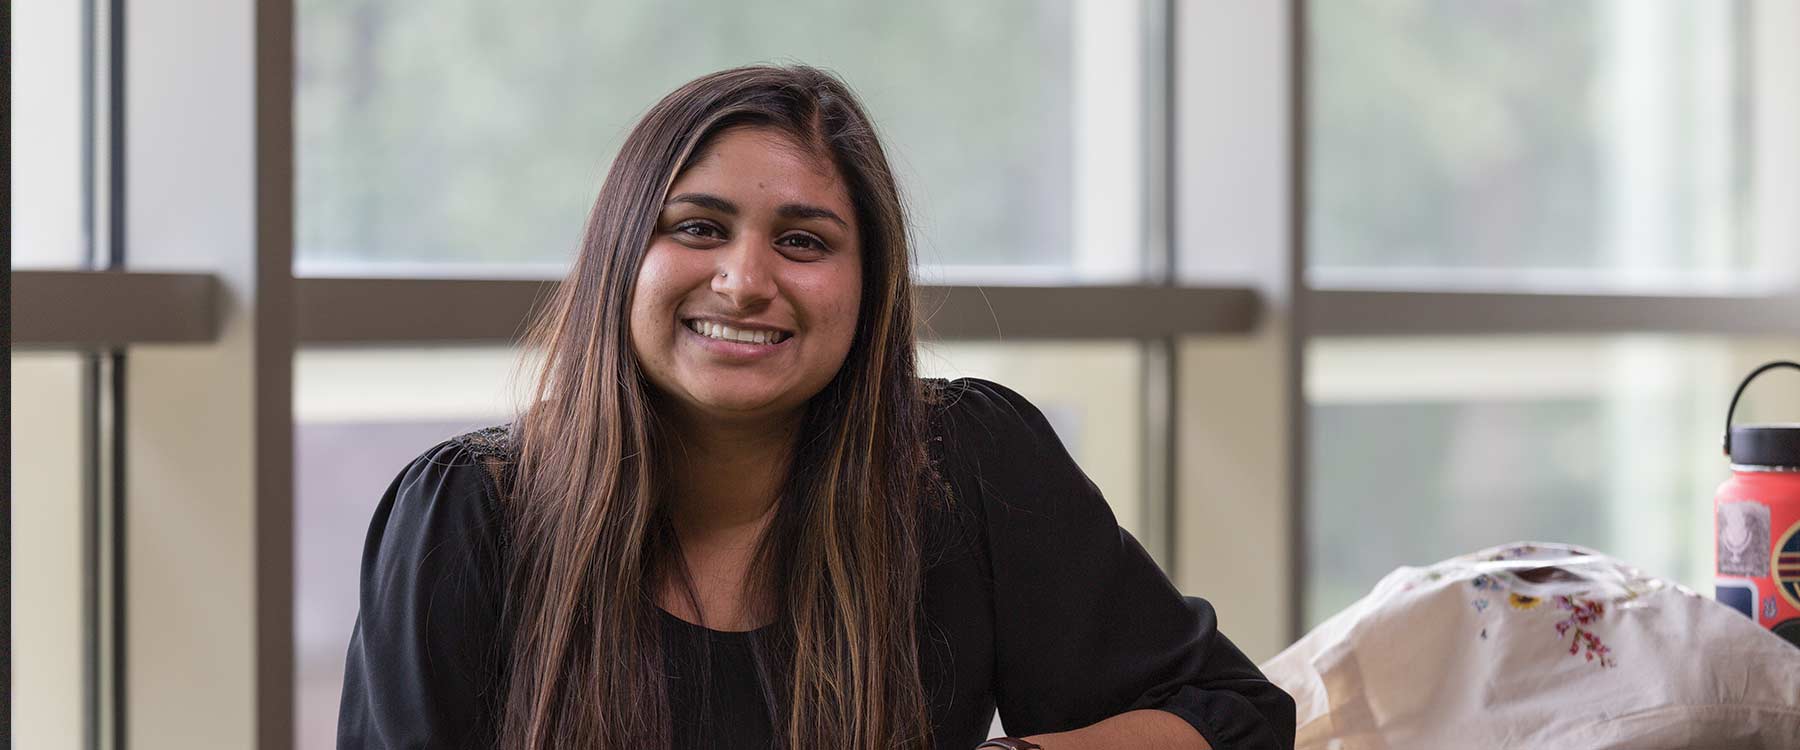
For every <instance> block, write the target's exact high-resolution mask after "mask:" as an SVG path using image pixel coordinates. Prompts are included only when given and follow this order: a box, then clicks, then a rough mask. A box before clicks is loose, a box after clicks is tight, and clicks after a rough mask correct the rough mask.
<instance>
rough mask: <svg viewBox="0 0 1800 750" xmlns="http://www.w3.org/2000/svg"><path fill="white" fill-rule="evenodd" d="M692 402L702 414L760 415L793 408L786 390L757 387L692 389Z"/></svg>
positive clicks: (714, 415)
mask: <svg viewBox="0 0 1800 750" xmlns="http://www.w3.org/2000/svg"><path fill="white" fill-rule="evenodd" d="M690 396H691V401H690V402H689V403H690V405H691V406H692V407H694V408H695V409H696V410H697V411H699V412H700V413H701V414H704V415H706V416H709V417H716V418H721V419H756V418H762V417H771V416H776V415H778V414H781V413H784V412H787V411H790V410H792V407H791V406H789V405H787V404H786V403H785V401H786V399H784V398H782V396H783V394H782V393H781V392H780V391H779V390H777V391H774V392H768V393H765V392H761V391H758V390H753V389H735V388H734V389H716V390H702V391H691V392H690Z"/></svg>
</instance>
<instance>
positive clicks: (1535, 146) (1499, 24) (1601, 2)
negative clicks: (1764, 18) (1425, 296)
mask: <svg viewBox="0 0 1800 750" xmlns="http://www.w3.org/2000/svg"><path fill="white" fill-rule="evenodd" d="M1741 6H1742V4H1741V3H1736V2H1725V1H1724V0H1721V2H1718V3H1712V2H1711V0H1698V1H1697V2H1696V1H1693V0H1642V1H1641V2H1636V1H1623V2H1621V1H1619V0H1613V1H1611V2H1609V1H1608V0H1580V1H1574V0H1507V1H1506V2H1461V1H1457V0H1332V1H1331V2H1315V3H1311V4H1310V5H1309V8H1310V9H1311V12H1312V18H1311V19H1310V25H1309V30H1310V33H1311V36H1310V39H1309V40H1308V44H1309V49H1308V51H1309V73H1310V76H1311V80H1310V92H1309V95H1310V97H1311V98H1310V108H1311V109H1310V112H1309V115H1310V117H1311V118H1312V119H1311V127H1310V128H1309V130H1308V132H1307V137H1308V139H1309V148H1310V154H1309V157H1310V160H1311V162H1310V167H1311V173H1310V181H1309V183H1308V186H1307V187H1308V191H1309V192H1308V196H1309V211H1308V217H1307V219H1308V221H1309V225H1310V228H1311V229H1310V231H1311V236H1312V238H1313V240H1314V241H1313V243H1312V249H1311V253H1312V260H1313V262H1314V263H1315V264H1316V265H1320V266H1327V267H1344V266H1354V267H1369V266H1374V267H1425V268H1442V267H1453V268H1562V269H1587V268H1596V267H1606V266H1609V265H1610V266H1619V265H1624V266H1638V267H1641V266H1648V265H1661V266H1666V267H1668V268H1673V269H1677V270H1684V269H1688V268H1692V267H1694V266H1696V265H1700V264H1704V263H1708V262H1722V263H1723V264H1725V265H1730V264H1732V263H1736V262H1740V261H1739V260H1736V258H1738V257H1739V256H1736V255H1731V256H1730V257H1727V258H1726V259H1725V260H1723V261H1717V260H1715V259H1716V258H1717V256H1719V255H1721V254H1726V255H1730V252H1729V251H1725V252H1723V253H1722V252H1721V251H1720V250H1719V249H1718V248H1716V247H1704V245H1706V244H1707V243H1708V242H1714V241H1715V239H1716V238H1718V237H1724V238H1726V240H1727V241H1729V240H1730V239H1732V238H1733V237H1734V236H1735V235H1733V234H1731V232H1732V231H1734V229H1732V228H1728V229H1727V231H1726V232H1725V233H1723V234H1719V233H1713V234H1707V232H1708V231H1709V227H1710V225H1707V224H1705V222H1708V221H1713V222H1717V221H1724V222H1726V223H1727V224H1733V225H1734V226H1735V222H1737V221H1738V219H1737V218H1736V217H1737V214H1736V211H1737V210H1738V207H1739V206H1741V205H1742V204H1744V203H1745V201H1743V200H1741V199H1740V197H1739V195H1738V194H1737V193H1736V192H1735V191H1738V190H1740V189H1742V184H1741V181H1742V178H1743V176H1744V175H1745V174H1747V170H1744V169H1738V168H1737V167H1738V166H1739V165H1737V164H1736V163H1735V161H1736V160H1741V159H1742V158H1743V156H1742V153H1741V151H1734V152H1733V153H1726V154H1720V153H1713V152H1714V151H1717V150H1718V146H1717V144H1716V143H1714V142H1709V141H1707V140H1706V139H1705V138H1703V137H1701V136H1700V135H1699V134H1697V132H1696V131H1697V129H1698V128H1699V127H1701V126H1700V125H1699V123H1700V122H1701V120H1702V119H1703V118H1702V115H1701V114H1700V113H1701V112H1702V110H1703V109H1705V108H1718V107H1726V108H1731V107H1735V106H1738V104H1739V103H1740V98H1741V95H1742V92H1741V91H1739V89H1740V88H1741V87H1742V83H1743V81H1742V76H1741V75H1740V74H1739V73H1738V70H1737V69H1736V67H1734V66H1735V63H1736V57H1735V56H1736V55H1739V54H1741V47H1742V45H1741V44H1738V40H1739V39H1740V38H1741V24H1742V23H1743V22H1744V19H1745V18H1746V17H1747V15H1746V12H1745V11H1744V10H1743V8H1742V7H1741ZM1703 14H1711V15H1710V16H1709V18H1711V19H1713V20H1717V19H1719V18H1723V19H1724V23H1722V24H1712V25H1709V24H1704V23H1700V22H1699V21H1700V19H1701V17H1702V15H1703ZM1627 17H1630V18H1627ZM1627 21H1631V22H1630V23H1627ZM1627 45H1629V46H1632V47H1633V49H1636V50H1642V49H1644V48H1645V47H1646V45H1647V46H1648V48H1649V49H1650V51H1651V54H1649V55H1647V56H1645V55H1641V54H1639V55H1637V56H1633V55H1632V54H1628V53H1621V51H1620V50H1621V48H1622V47H1624V46H1627ZM1721 54H1722V55H1724V56H1725V57H1726V58H1728V59H1727V62H1726V65H1725V73H1726V74H1725V77H1724V80H1713V79H1707V78H1705V76H1704V74H1703V73H1702V70H1703V68H1704V64H1703V61H1702V59H1701V58H1702V57H1704V56H1706V55H1721ZM1624 60H1631V62H1629V63H1625V62H1622V61H1624ZM1622 64H1631V65H1639V66H1643V69H1642V70H1634V71H1632V72H1631V78H1632V81H1634V82H1635V83H1625V82H1622V79H1621V78H1620V76H1621V71H1620V69H1619V67H1618V66H1620V65H1622ZM1646 80H1647V81H1649V82H1650V83H1649V84H1647V85H1649V86H1652V87H1654V88H1655V89H1656V90H1655V91H1654V92H1652V93H1651V94H1650V95H1649V96H1647V97H1645V96H1641V93H1642V92H1640V91H1637V90H1628V89H1630V87H1631V86H1635V85H1640V84H1642V83H1643V82H1644V81H1646ZM1633 97H1636V98H1633ZM1741 114H1742V113H1741V112H1727V113H1726V114H1725V116H1724V120H1725V122H1727V123H1728V124H1727V125H1726V127H1727V128H1731V129H1734V130H1741V129H1742V128H1743V127H1744V124H1745V123H1746V122H1747V119H1748V118H1745V117H1742V116H1741ZM1642 117H1655V118H1659V119H1661V120H1664V121H1665V123H1666V124H1665V126H1664V127H1663V128H1662V130H1664V131H1667V132H1669V133H1670V136H1669V137H1668V138H1667V139H1666V140H1663V141H1657V140H1654V139H1653V140H1652V141H1651V142H1650V144H1649V145H1648V148H1649V149H1651V150H1653V151H1654V153H1647V152H1644V151H1642V150H1639V151H1633V150H1632V148H1634V147H1637V146H1641V145H1642V144H1636V145H1634V142H1632V141H1629V140H1627V139H1626V134H1625V133H1623V132H1621V128H1631V127H1635V123H1636V122H1641V119H1638V120H1634V119H1633V118H1642ZM1706 117H1710V118H1712V121H1714V122H1717V121H1718V120H1719V119H1720V118H1719V117H1718V116H1717V113H1712V114H1708V115H1706ZM1727 137H1728V138H1730V139H1731V140H1730V142H1729V144H1728V145H1727V146H1726V148H1728V149H1741V148H1742V144H1743V143H1744V139H1743V138H1742V137H1741V136H1740V135H1739V134H1738V133H1735V132H1734V133H1728V134H1727ZM1721 160H1722V161H1723V162H1724V163H1725V164H1726V167H1725V168H1726V169H1727V170H1732V171H1733V172H1734V173H1733V174H1728V175H1726V176H1725V177H1723V178H1720V177H1719V176H1717V175H1713V174H1711V173H1708V172H1707V171H1706V170H1707V169H1709V168H1710V167H1709V166H1708V164H1709V163H1712V162H1717V161H1721ZM1649 162H1655V163H1657V164H1658V165H1666V169H1667V171H1666V172H1661V171H1658V170H1659V169H1662V168H1663V167H1661V166H1659V167H1657V168H1652V169H1649V170H1644V169H1641V168H1640V167H1641V166H1642V165H1643V164H1646V163H1649ZM1646 174H1648V175H1652V176H1653V177H1654V178H1655V179H1654V180H1653V181H1637V184H1634V185H1631V186H1630V187H1631V188H1632V189H1634V190H1636V191H1638V194H1640V195H1643V194H1648V195H1649V196H1650V197H1649V200H1650V201H1651V202H1652V205H1654V206H1655V208H1654V209H1653V210H1652V211H1651V214H1650V215H1648V216H1631V215H1629V214H1628V215H1627V218H1626V219H1625V221H1641V222H1643V224H1644V225H1645V226H1651V227H1653V230H1652V231H1655V232H1660V233H1662V234H1663V235H1665V236H1667V237H1669V238H1671V240H1670V241H1671V242H1672V243H1673V244H1674V249H1673V250H1671V251H1668V252H1666V253H1662V252H1655V251H1649V249H1648V248H1645V247H1634V246H1632V239H1631V238H1630V237H1620V236H1613V235H1612V234H1609V233H1612V232H1616V231H1618V230H1617V227H1616V226H1614V223H1615V222H1617V221H1618V217H1617V216H1616V215H1615V212H1617V211H1620V210H1634V209H1621V208H1620V206H1619V204H1618V201H1619V200H1620V193H1621V192H1622V191H1623V190H1624V189H1625V188H1626V185H1625V184H1624V183H1625V181H1626V180H1628V179H1633V177H1635V176H1639V175H1646ZM1721 198H1723V199H1724V202H1725V203H1726V204H1727V208H1726V209H1725V211H1726V213H1725V214H1724V215H1723V216H1722V217H1721V216H1716V215H1714V214H1709V213H1707V212H1709V211H1714V210H1715V209H1713V208H1710V207H1709V206H1711V205H1717V203H1718V201H1719V199H1721ZM1715 244H1716V243H1715Z"/></svg>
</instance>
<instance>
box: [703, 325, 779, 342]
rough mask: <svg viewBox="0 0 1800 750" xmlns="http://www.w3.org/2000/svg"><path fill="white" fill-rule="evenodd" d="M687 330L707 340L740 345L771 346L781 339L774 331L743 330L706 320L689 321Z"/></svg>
mask: <svg viewBox="0 0 1800 750" xmlns="http://www.w3.org/2000/svg"><path fill="white" fill-rule="evenodd" d="M688 328H690V329H693V331H694V332H695V333H698V334H700V335H702V336H705V337H707V338H712V339H719V340H721V341H735V342H738V343H740V344H773V343H776V342H777V341H779V340H780V337H781V334H779V333H777V332H775V331H751V330H744V329H739V328H732V327H730V326H727V325H723V324H720V323H714V322H711V321H706V320H695V321H689V323H688Z"/></svg>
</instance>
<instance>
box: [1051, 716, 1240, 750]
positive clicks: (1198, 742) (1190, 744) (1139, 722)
mask: <svg viewBox="0 0 1800 750" xmlns="http://www.w3.org/2000/svg"><path fill="white" fill-rule="evenodd" d="M1025 739H1028V740H1031V741H1032V742H1035V743H1037V744H1039V745H1043V746H1044V750H1100V749H1101V748H1143V749H1144V750H1212V745H1210V744H1207V742H1206V739H1205V738H1203V737H1201V736H1200V733H1199V732H1196V731H1194V727H1193V725H1191V724H1189V723H1187V722H1186V721H1184V720H1182V718H1181V717H1179V716H1176V715H1175V714H1172V713H1169V712H1167V711H1158V710H1156V709H1153V708H1144V709H1139V710H1136V711H1127V712H1125V713H1122V714H1119V715H1118V716H1114V717H1112V718H1110V719H1107V720H1105V721H1101V722H1099V723H1096V724H1093V725H1090V726H1086V727H1083V728H1081V729H1076V730H1072V731H1068V732H1057V733H1056V734H1039V735H1034V736H1031V737H1026V738H1025Z"/></svg>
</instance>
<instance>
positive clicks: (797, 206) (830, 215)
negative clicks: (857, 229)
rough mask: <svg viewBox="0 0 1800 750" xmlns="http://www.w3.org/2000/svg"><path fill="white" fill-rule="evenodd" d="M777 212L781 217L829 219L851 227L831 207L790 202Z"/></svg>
mask: <svg viewBox="0 0 1800 750" xmlns="http://www.w3.org/2000/svg"><path fill="white" fill-rule="evenodd" d="M775 213H777V214H780V215H781V218H784V219H829V220H831V221H835V222H837V225H838V226H840V227H843V228H844V229H849V228H850V225H849V224H848V223H846V222H845V221H844V219H843V217H841V216H838V215H837V213H836V212H834V211H832V210H831V209H829V208H822V207H819V206H808V205H806V204H803V203H789V204H786V205H783V206H782V207H780V208H777V209H775Z"/></svg>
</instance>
